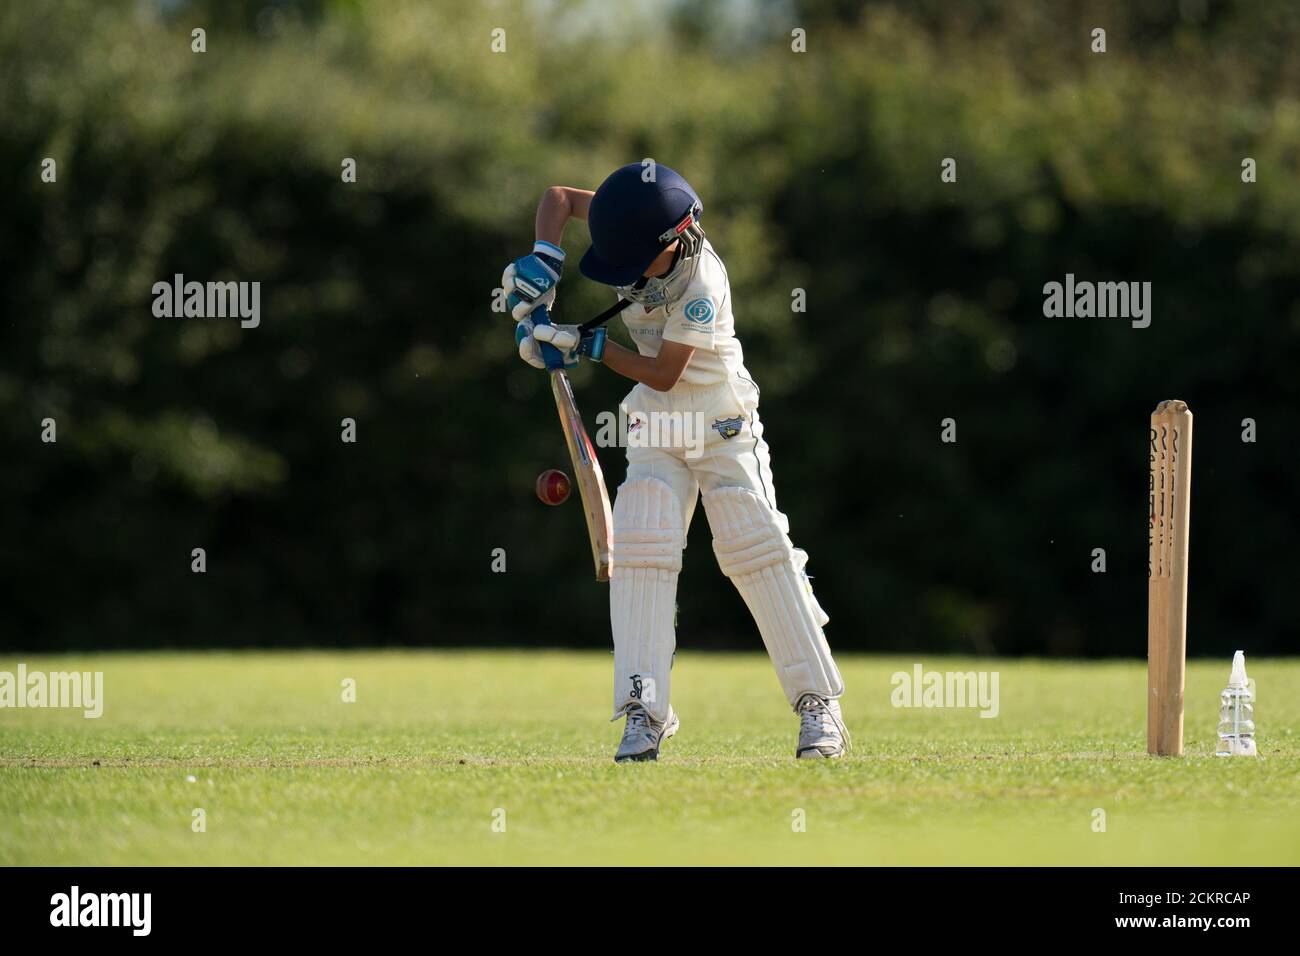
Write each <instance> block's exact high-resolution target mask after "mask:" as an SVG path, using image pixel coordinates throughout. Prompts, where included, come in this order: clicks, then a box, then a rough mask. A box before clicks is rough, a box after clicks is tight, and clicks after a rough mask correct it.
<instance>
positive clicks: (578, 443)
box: [551, 368, 614, 582]
mask: <svg viewBox="0 0 1300 956" xmlns="http://www.w3.org/2000/svg"><path fill="white" fill-rule="evenodd" d="M551 392H552V393H553V394H554V395H555V408H556V411H557V412H559V415H560V425H561V426H562V427H563V428H564V441H565V443H566V444H567V445H568V446H569V459H570V460H571V461H572V462H573V475H574V481H576V482H577V484H578V493H579V494H580V495H581V496H582V510H583V513H584V514H585V515H586V518H587V534H588V536H589V537H590V538H591V558H592V561H593V562H594V564H595V566H596V580H597V581H600V582H605V581H608V580H609V574H610V570H611V563H612V555H611V547H612V529H613V525H614V522H613V518H612V516H611V515H610V509H609V493H608V492H607V491H606V490H605V476H604V475H603V474H602V473H601V470H600V461H599V460H598V459H597V458H596V449H595V447H594V446H593V445H592V443H591V439H590V438H588V437H587V430H586V428H584V427H583V425H582V416H581V415H580V414H578V403H577V402H576V401H574V398H573V389H572V387H570V385H569V377H568V376H567V375H565V374H564V370H563V369H562V368H561V369H552V370H551Z"/></svg>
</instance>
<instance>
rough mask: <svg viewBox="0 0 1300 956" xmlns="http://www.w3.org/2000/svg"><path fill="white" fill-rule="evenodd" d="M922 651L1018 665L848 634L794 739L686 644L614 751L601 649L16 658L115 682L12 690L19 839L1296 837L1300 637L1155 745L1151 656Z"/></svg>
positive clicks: (606, 847)
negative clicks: (995, 686) (889, 650)
mask: <svg viewBox="0 0 1300 956" xmlns="http://www.w3.org/2000/svg"><path fill="white" fill-rule="evenodd" d="M922 660H923V663H924V664H925V666H926V668H927V669H931V670H967V669H975V668H977V667H980V666H983V667H987V668H990V669H996V670H997V671H999V673H1000V675H1001V677H1000V683H1001V713H1000V714H999V716H998V717H996V718H994V719H984V718H981V717H979V716H978V714H977V713H976V712H975V711H973V710H920V709H896V708H894V707H893V706H891V703H890V692H891V685H890V675H891V674H892V673H894V672H895V671H899V670H904V671H910V670H911V667H912V664H913V663H914V661H913V660H912V659H906V660H904V659H897V658H881V657H847V658H844V659H843V660H842V661H841V666H842V668H843V671H844V676H845V680H846V681H847V684H848V688H849V692H848V695H847V696H846V698H845V701H844V706H845V716H846V718H847V720H848V724H849V728H850V730H851V731H852V733H853V738H854V743H855V747H854V750H853V751H852V754H851V756H850V757H848V758H847V759H845V760H843V761H841V762H839V763H834V764H832V763H825V762H818V763H813V762H803V763H798V762H796V761H795V760H794V759H793V756H792V754H793V748H794V741H795V736H796V732H797V720H796V718H795V717H794V716H793V715H792V714H791V713H790V711H789V709H788V707H787V706H786V704H785V701H784V698H783V697H782V696H781V694H780V691H779V690H778V688H777V684H776V679H775V677H774V676H773V674H772V672H771V667H770V665H769V663H768V662H767V660H766V658H764V657H761V656H758V655H745V656H722V655H716V656H715V655H706V654H693V653H690V652H686V653H683V654H681V655H679V657H678V660H677V665H676V668H675V670H674V704H675V706H676V708H677V710H678V712H679V713H680V715H681V719H682V729H681V732H680V733H679V734H678V736H677V737H676V738H674V739H673V740H671V741H669V742H668V743H667V744H666V745H665V748H664V753H663V756H662V759H661V761H660V762H659V763H658V764H635V765H624V766H616V765H615V764H614V763H613V762H612V761H611V756H612V753H613V748H614V746H615V744H616V742H617V739H618V735H619V732H620V728H621V724H611V723H607V722H606V718H607V716H608V713H609V693H610V691H609V670H610V666H611V659H610V657H609V655H608V654H600V653H568V652H546V653H524V652H499V653H477V652H474V653H470V652H465V653H457V652H443V653H424V652H409V653H408V652H396V651H395V652H382V653H238V654H216V653H213V654H190V653H176V654H143V655H133V654H111V655H101V656H71V657H28V658H23V662H24V663H26V665H27V667H28V669H29V671H30V670H47V671H48V670H73V669H76V670H102V671H104V672H105V696H106V701H107V702H106V706H105V713H104V716H103V717H101V718H100V719H98V720H87V719H84V718H82V717H81V716H80V715H79V713H73V712H68V711H51V710H30V709H28V710H11V709H4V710H0V864H6V865H12V864H20V865H32V864H92V865H115V864H128V865H130V864H163V865H189V864H195V865H221V864H489V865H495V864H516V863H522V864H560V865H564V864H611V865H629V864H632V865H635V864H806V863H828V864H902V865H911V864H945V863H946V864H959V865H964V864H1051V865H1054V864H1085V865H1091V864H1173V865H1182V864H1232V865H1240V864H1249V865H1265V864H1274V865H1277V864H1290V865H1295V864H1297V863H1300V785H1298V784H1297V781H1298V780H1300V735H1298V734H1297V730H1298V729H1300V660H1272V661H1269V660H1251V661H1250V672H1251V676H1252V677H1254V678H1256V680H1257V681H1258V684H1259V690H1260V700H1259V703H1258V707H1257V715H1258V719H1259V724H1260V733H1259V738H1258V739H1259V747H1260V751H1261V756H1260V757H1259V758H1258V759H1255V760H1250V759H1244V758H1238V759H1222V758H1216V757H1214V755H1213V746H1214V730H1215V721H1216V709H1217V704H1218V691H1219V690H1220V688H1221V685H1222V684H1223V683H1224V682H1225V681H1226V679H1227V675H1228V663H1229V662H1228V661H1227V660H1226V659H1225V660H1223V661H1214V662H1193V664H1192V665H1191V666H1190V667H1189V672H1188V680H1187V701H1188V705H1187V742H1188V744H1187V746H1188V756H1187V757H1185V758H1183V759H1160V758H1150V757H1147V756H1146V755H1145V753H1144V750H1145V716H1144V714H1145V710H1144V690H1145V667H1144V665H1143V664H1141V663H1139V662H1118V663H1115V662H1111V663H1082V662H1052V663H1044V662H1032V661H1031V662H1021V661H982V662H975V661H971V660H956V659H945V658H924V659H922ZM17 663H18V661H17V659H14V658H2V659H0V670H7V671H14V670H15V669H16V666H17ZM345 678H352V679H355V680H356V681H357V696H358V699H357V702H356V703H343V702H342V701H341V699H340V689H341V682H342V681H343V680H344V679H345ZM189 778H193V779H192V780H191V779H189ZM195 808H202V809H203V810H204V811H205V813H206V822H207V829H206V832H202V833H196V832H193V831H192V829H191V820H192V811H193V810H194V809H195ZM498 808H500V809H503V810H504V811H505V832H494V830H493V821H494V811H496V810H497V809H498ZM1098 808H1099V809H1101V810H1104V811H1105V814H1106V821H1105V822H1106V830H1105V832H1094V829H1093V825H1094V810H1096V809H1098ZM800 810H801V811H803V815H804V818H805V819H806V830H805V831H804V832H795V830H794V828H793V826H792V821H793V820H794V819H795V815H796V812H797V811H800ZM498 818H499V817H498Z"/></svg>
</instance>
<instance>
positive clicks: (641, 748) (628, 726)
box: [614, 705, 680, 763]
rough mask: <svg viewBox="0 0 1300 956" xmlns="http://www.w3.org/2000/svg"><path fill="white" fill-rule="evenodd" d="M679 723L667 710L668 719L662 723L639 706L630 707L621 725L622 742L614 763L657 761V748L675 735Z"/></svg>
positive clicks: (671, 710)
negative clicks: (625, 719)
mask: <svg viewBox="0 0 1300 956" xmlns="http://www.w3.org/2000/svg"><path fill="white" fill-rule="evenodd" d="M679 726H680V721H678V720H677V715H676V714H675V713H673V709H672V708H671V707H669V708H668V719H667V720H666V721H664V722H663V723H660V722H659V721H657V720H655V719H654V718H653V717H651V716H650V715H649V714H648V713H646V711H645V708H644V707H641V706H640V705H636V706H633V707H631V708H630V709H629V710H628V712H627V721H626V722H625V723H624V724H623V740H622V741H621V742H620V743H619V745H618V753H616V754H614V762H615V763H630V762H631V761H633V760H658V759H659V747H660V746H661V745H662V744H663V742H664V741H665V740H667V739H668V738H669V737H671V736H672V735H673V734H675V733H677V728H678V727H679Z"/></svg>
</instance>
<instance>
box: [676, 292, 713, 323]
mask: <svg viewBox="0 0 1300 956" xmlns="http://www.w3.org/2000/svg"><path fill="white" fill-rule="evenodd" d="M682 314H683V315H685V316H686V321H687V322H689V323H690V324H691V325H693V326H694V327H696V328H699V329H704V328H708V327H709V326H711V325H713V302H712V300H710V299H692V300H691V301H690V302H687V303H686V308H685V309H683V310H682Z"/></svg>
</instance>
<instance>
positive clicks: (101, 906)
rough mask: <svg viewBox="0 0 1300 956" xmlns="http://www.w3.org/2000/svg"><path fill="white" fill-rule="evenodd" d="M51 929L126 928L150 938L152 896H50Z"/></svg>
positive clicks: (74, 893) (75, 889)
mask: <svg viewBox="0 0 1300 956" xmlns="http://www.w3.org/2000/svg"><path fill="white" fill-rule="evenodd" d="M50 907H51V909H50V925H51V926H126V927H130V929H131V934H132V935H133V936H148V935H149V929H150V927H151V925H152V922H153V920H152V910H153V894H152V893H82V892H81V888H80V887H78V886H74V887H73V888H72V891H71V892H69V893H55V894H54V895H53V896H51V897H50Z"/></svg>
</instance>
